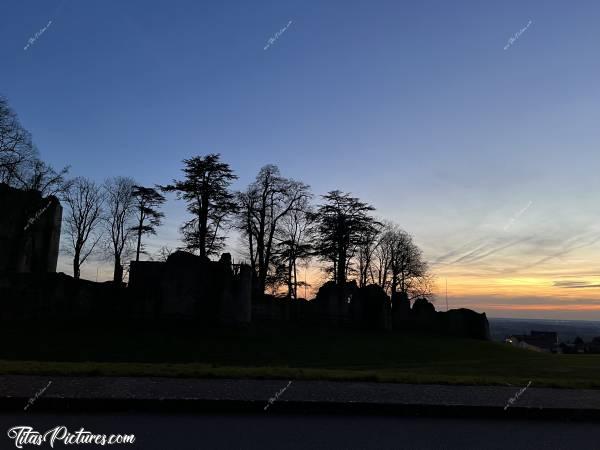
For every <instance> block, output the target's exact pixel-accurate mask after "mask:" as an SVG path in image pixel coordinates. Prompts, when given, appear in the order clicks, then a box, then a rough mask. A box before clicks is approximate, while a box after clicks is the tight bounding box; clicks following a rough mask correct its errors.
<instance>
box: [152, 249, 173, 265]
mask: <svg viewBox="0 0 600 450" xmlns="http://www.w3.org/2000/svg"><path fill="white" fill-rule="evenodd" d="M173 252H174V250H173V249H172V248H170V247H167V246H166V245H163V246H162V247H161V248H159V249H158V252H157V253H156V255H155V256H154V259H157V260H158V261H162V262H166V261H167V259H169V256H171V255H172V254H173Z"/></svg>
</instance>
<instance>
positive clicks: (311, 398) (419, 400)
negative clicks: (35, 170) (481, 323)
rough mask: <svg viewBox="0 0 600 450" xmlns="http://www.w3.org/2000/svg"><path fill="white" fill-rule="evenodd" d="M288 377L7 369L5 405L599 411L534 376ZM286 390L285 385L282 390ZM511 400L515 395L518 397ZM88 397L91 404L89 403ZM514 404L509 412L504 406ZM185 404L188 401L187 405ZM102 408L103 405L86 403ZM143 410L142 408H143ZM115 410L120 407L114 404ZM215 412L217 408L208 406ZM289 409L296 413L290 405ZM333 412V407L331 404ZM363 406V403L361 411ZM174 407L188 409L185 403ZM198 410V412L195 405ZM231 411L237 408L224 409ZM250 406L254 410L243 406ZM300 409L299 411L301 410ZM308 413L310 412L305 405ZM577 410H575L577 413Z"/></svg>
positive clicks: (1, 383)
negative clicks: (498, 379)
mask: <svg viewBox="0 0 600 450" xmlns="http://www.w3.org/2000/svg"><path fill="white" fill-rule="evenodd" d="M288 384H289V381H288V380H246V379H239V380H227V379H191V378H159V377H148V378H136V377H52V376H23V375H4V376H0V406H3V405H4V411H5V412H6V411H8V412H10V411H16V410H18V409H20V405H21V404H23V405H24V404H25V403H27V402H28V401H29V400H30V399H32V398H33V397H36V398H35V402H34V404H33V405H32V406H31V408H32V409H33V410H38V411H43V410H44V406H45V405H46V406H49V407H50V406H52V407H54V405H58V409H53V410H54V411H58V412H64V411H65V408H64V407H63V405H64V404H65V403H68V404H69V406H70V407H71V406H73V407H74V406H75V405H77V404H86V405H88V404H90V402H96V403H99V402H97V401H106V402H110V403H111V404H116V402H121V403H124V402H127V401H129V400H132V401H138V403H139V404H140V405H144V408H142V409H141V411H144V412H147V411H148V409H147V408H148V407H150V404H151V403H152V404H155V405H158V408H157V409H155V411H158V412H165V408H164V407H165V405H169V404H173V403H174V402H179V403H178V404H177V405H178V406H182V404H183V403H187V404H202V402H205V403H206V402H218V403H221V404H226V403H232V402H238V403H244V404H248V405H253V408H254V406H256V408H254V409H256V410H257V411H259V410H262V407H263V405H264V404H265V403H266V402H267V401H269V399H271V398H273V397H274V396H275V395H276V394H277V393H279V395H277V403H276V404H275V405H274V406H273V407H274V408H275V409H279V410H280V411H281V410H283V409H285V408H286V405H293V406H294V407H297V406H298V405H303V406H305V407H307V408H309V409H311V410H314V409H317V410H318V411H323V409H320V410H319V408H326V407H331V406H332V405H333V406H335V405H340V406H342V407H344V408H348V409H349V408H351V407H352V405H359V406H360V407H361V408H364V407H365V405H371V406H373V409H374V410H375V412H377V411H379V412H380V413H381V411H382V409H383V408H384V407H410V408H412V407H414V406H418V405H420V406H423V407H437V406H445V407H446V409H450V408H454V409H452V411H453V412H455V410H456V409H458V408H462V409H473V410H474V409H477V411H480V410H482V409H485V408H487V409H492V410H498V411H499V412H500V414H502V416H503V417H507V418H512V417H513V416H511V415H510V414H515V413H516V411H518V410H519V409H521V410H524V409H528V410H531V411H534V410H544V411H557V412H559V413H560V414H558V417H568V416H569V415H570V414H569V412H572V413H576V412H578V411H588V412H594V413H595V416H596V417H600V390H585V389H581V390H576V389H547V388H538V387H536V386H535V382H533V383H532V385H531V386H530V387H529V388H527V389H524V386H447V385H411V384H394V383H371V382H333V381H292V383H291V384H290V385H289V386H288ZM280 391H281V392H280ZM511 399H512V400H511ZM86 402H87V403H86ZM506 405H509V410H508V411H507V412H506V414H504V408H505V406H506ZM184 406H185V405H184ZM83 410H84V411H86V412H88V411H89V412H91V411H95V412H99V409H85V408H84V409H83ZM138 410H139V409H138ZM112 411H114V409H113V410H112ZM208 411H212V412H217V410H213V409H209V410H208ZM288 411H289V412H294V411H293V410H291V411H290V410H289V409H288ZM330 411H331V410H330ZM361 411H364V409H359V411H358V412H359V414H360V413H361ZM173 412H189V411H188V410H186V409H180V410H175V411H173ZM194 412H199V411H198V410H194ZM223 412H231V410H227V411H223ZM237 412H249V411H246V410H244V411H239V410H238V411H237ZM297 412H300V410H298V411H297ZM302 412H306V411H302ZM571 416H573V415H571Z"/></svg>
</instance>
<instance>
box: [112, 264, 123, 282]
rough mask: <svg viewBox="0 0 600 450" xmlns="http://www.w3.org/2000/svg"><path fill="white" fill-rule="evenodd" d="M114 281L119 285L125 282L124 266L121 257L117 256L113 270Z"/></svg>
mask: <svg viewBox="0 0 600 450" xmlns="http://www.w3.org/2000/svg"><path fill="white" fill-rule="evenodd" d="M113 282H114V283H115V284H117V285H121V283H123V266H122V265H121V261H120V259H119V258H115V267H114V271H113Z"/></svg>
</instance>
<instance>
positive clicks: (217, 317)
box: [128, 251, 252, 325]
mask: <svg viewBox="0 0 600 450" xmlns="http://www.w3.org/2000/svg"><path fill="white" fill-rule="evenodd" d="M251 278H252V277H251V272H250V268H249V267H248V266H245V265H240V266H237V267H235V271H234V267H233V266H232V264H231V257H230V256H229V255H228V254H224V255H223V256H222V257H221V260H220V261H209V260H208V259H205V260H202V259H201V258H200V257H199V256H196V255H193V254H191V253H187V252H183V251H178V252H175V253H173V254H172V255H170V256H169V258H168V260H167V261H166V262H152V261H150V262H149V261H140V262H135V261H133V262H132V263H131V269H130V274H129V286H128V290H129V292H130V293H131V296H132V298H133V299H134V305H135V306H134V311H135V315H136V316H137V317H139V318H142V319H148V318H155V319H159V318H166V319H193V320H196V321H200V322H204V323H206V324H209V325H217V324H243V323H249V322H250V320H251Z"/></svg>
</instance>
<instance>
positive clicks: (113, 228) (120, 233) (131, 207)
mask: <svg viewBox="0 0 600 450" xmlns="http://www.w3.org/2000/svg"><path fill="white" fill-rule="evenodd" d="M134 186H135V181H133V180H132V179H131V178H126V177H116V178H110V179H108V180H106V182H105V183H104V192H105V195H106V214H105V218H104V219H105V223H106V226H107V229H108V238H109V242H108V246H109V247H110V253H111V256H112V258H113V260H114V272H113V281H114V282H115V283H117V284H120V283H122V282H123V263H122V261H123V257H124V256H125V253H129V251H130V250H131V241H132V237H133V231H132V220H133V218H134V214H135V199H134V197H133V187H134Z"/></svg>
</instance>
